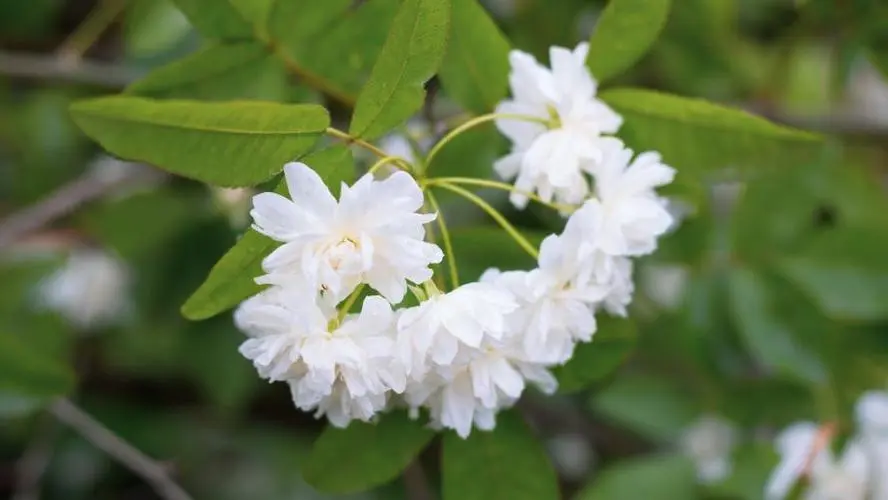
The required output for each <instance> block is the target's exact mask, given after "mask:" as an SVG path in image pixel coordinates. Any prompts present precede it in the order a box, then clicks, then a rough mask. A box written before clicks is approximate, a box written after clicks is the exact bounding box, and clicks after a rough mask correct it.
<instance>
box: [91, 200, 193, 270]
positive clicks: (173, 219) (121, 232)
mask: <svg viewBox="0 0 888 500" xmlns="http://www.w3.org/2000/svg"><path fill="white" fill-rule="evenodd" d="M199 201H200V200H199V199H198V198H197V197H196V196H189V195H186V194H179V193H172V192H170V191H167V190H157V191H148V192H143V193H138V194H134V195H132V196H129V197H126V198H122V199H112V200H107V201H105V202H104V203H101V204H99V205H98V206H95V207H93V208H91V209H90V210H88V211H86V212H85V213H84V214H83V216H82V221H83V226H84V228H85V229H86V231H87V232H88V233H89V234H90V235H91V236H93V237H94V238H96V239H97V240H98V241H101V242H102V243H103V244H104V245H105V246H106V247H108V248H110V249H112V250H114V252H115V253H116V254H117V255H119V256H120V257H122V258H124V259H126V260H128V261H130V262H133V263H138V262H144V261H145V259H148V258H150V257H151V256H152V255H154V254H156V253H157V251H158V250H159V249H160V248H163V246H164V245H166V244H167V243H169V241H170V239H172V238H173V237H175V236H176V235H177V234H178V233H179V232H180V231H182V230H184V229H185V228H187V227H188V226H189V225H191V224H194V222H195V219H194V218H192V217H193V216H194V215H195V212H196V210H195V208H196V207H199V206H200V205H199ZM133 227H138V228H139V232H138V233H137V234H134V233H133Z"/></svg>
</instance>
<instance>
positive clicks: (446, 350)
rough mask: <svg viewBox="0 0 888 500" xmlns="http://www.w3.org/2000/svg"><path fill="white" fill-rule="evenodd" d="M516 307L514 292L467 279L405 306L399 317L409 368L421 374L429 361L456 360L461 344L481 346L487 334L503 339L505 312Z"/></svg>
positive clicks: (402, 351) (401, 346) (401, 347)
mask: <svg viewBox="0 0 888 500" xmlns="http://www.w3.org/2000/svg"><path fill="white" fill-rule="evenodd" d="M516 307H517V304H516V303H515V300H514V298H513V297H512V296H511V294H509V293H507V292H505V291H502V290H499V289H498V288H496V287H494V286H491V285H489V284H486V283H468V284H465V285H462V286H460V287H457V288H456V289H454V290H452V291H450V292H448V293H445V294H436V295H432V296H431V297H429V298H428V300H425V301H423V302H421V303H420V304H419V305H418V306H415V307H411V308H409V309H404V310H403V311H401V314H400V317H399V318H398V348H399V352H400V354H401V358H402V359H403V361H404V363H405V364H406V366H407V369H408V372H409V373H411V375H412V376H414V377H419V376H422V374H424V373H426V371H427V370H428V363H429V362H431V363H433V364H436V365H449V364H451V363H453V360H454V358H456V354H457V351H458V349H459V346H460V345H461V344H462V345H465V346H467V347H471V348H475V349H478V348H480V347H481V345H482V344H483V343H484V340H485V339H487V338H489V339H493V340H502V339H503V337H504V335H505V332H506V323H505V316H506V315H507V314H509V313H511V312H512V311H514V310H515V308H516Z"/></svg>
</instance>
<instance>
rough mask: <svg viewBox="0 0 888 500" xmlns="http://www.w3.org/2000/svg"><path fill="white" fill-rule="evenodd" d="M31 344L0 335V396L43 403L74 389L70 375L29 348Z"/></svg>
mask: <svg viewBox="0 0 888 500" xmlns="http://www.w3.org/2000/svg"><path fill="white" fill-rule="evenodd" d="M34 340H36V339H26V338H24V336H23V335H21V334H15V333H10V332H7V331H4V332H2V333H0V392H2V393H3V394H4V395H10V394H14V395H15V396H17V397H27V398H47V399H48V398H51V397H53V396H61V395H64V394H65V393H67V392H69V391H70V390H71V389H73V388H74V380H75V379H74V372H73V371H72V370H71V368H70V367H68V366H66V365H65V364H63V363H61V362H60V361H59V360H58V359H56V358H55V357H53V356H50V355H48V354H47V353H46V352H44V351H43V350H41V348H40V347H39V346H35V345H33V344H32V343H31V342H33V341H34Z"/></svg>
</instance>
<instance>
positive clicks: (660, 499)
mask: <svg viewBox="0 0 888 500" xmlns="http://www.w3.org/2000/svg"><path fill="white" fill-rule="evenodd" d="M696 490H697V487H696V481H695V477H694V466H693V464H692V463H691V462H690V460H688V459H687V458H685V457H682V456H679V455H654V456H646V457H640V458H634V459H628V460H624V461H622V462H620V463H619V464H617V465H614V466H612V467H609V468H606V469H604V470H603V471H602V472H601V475H600V476H598V477H596V478H595V480H594V481H592V483H590V484H589V486H588V487H587V488H586V489H584V490H583V491H582V492H580V494H579V495H578V496H577V500H617V499H621V498H644V499H646V500H648V499H649V500H673V499H677V498H682V499H692V498H698V496H699V495H698V494H697V491H696Z"/></svg>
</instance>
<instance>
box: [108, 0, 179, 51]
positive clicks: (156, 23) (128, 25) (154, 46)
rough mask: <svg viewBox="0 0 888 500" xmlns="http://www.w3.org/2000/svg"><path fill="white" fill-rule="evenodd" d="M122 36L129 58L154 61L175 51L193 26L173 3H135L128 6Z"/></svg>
mask: <svg viewBox="0 0 888 500" xmlns="http://www.w3.org/2000/svg"><path fill="white" fill-rule="evenodd" d="M127 9H128V11H127V15H126V18H125V19H124V26H123V35H124V40H125V44H126V52H127V54H128V55H131V56H135V57H151V56H154V55H157V54H160V53H163V52H164V51H167V50H170V49H172V48H174V47H175V46H176V45H178V44H179V43H181V42H182V40H184V39H185V37H186V36H187V35H188V34H189V33H190V32H191V25H190V24H189V23H188V19H187V18H186V17H185V16H184V15H182V12H181V11H180V10H179V9H177V8H176V6H175V5H173V3H172V1H170V0H135V1H133V2H132V3H131V4H130V5H128V6H127Z"/></svg>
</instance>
